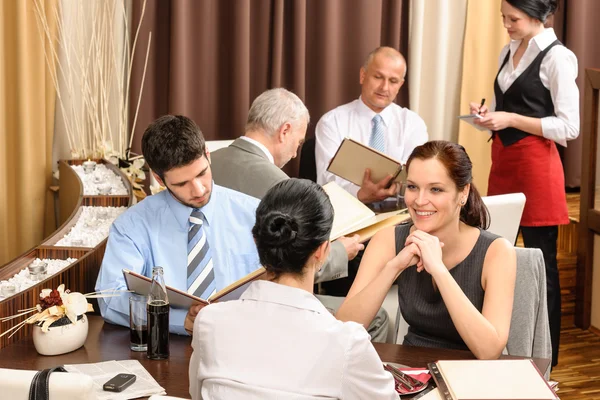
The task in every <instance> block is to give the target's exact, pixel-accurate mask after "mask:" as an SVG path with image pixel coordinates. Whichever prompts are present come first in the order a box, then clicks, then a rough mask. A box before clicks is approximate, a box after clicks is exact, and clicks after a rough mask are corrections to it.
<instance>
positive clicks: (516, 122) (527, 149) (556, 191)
mask: <svg viewBox="0 0 600 400" xmlns="http://www.w3.org/2000/svg"><path fill="white" fill-rule="evenodd" d="M556 8H557V1H556V0H502V5H501V8H500V10H501V12H502V21H503V23H504V27H505V28H506V30H507V32H508V35H509V36H510V39H511V41H510V43H509V44H508V45H506V46H505V47H504V48H503V49H502V51H501V52H500V59H499V70H498V75H497V76H496V80H495V82H494V107H493V109H494V111H493V112H488V109H487V108H486V107H485V106H484V107H481V108H480V107H479V104H478V103H471V104H470V106H471V112H472V113H479V114H480V115H481V116H482V117H483V118H482V119H479V120H478V121H477V123H478V124H479V125H481V126H483V127H485V128H488V129H489V130H490V131H492V137H493V142H492V168H491V170H490V177H489V185H488V186H489V189H488V195H497V194H506V193H515V192H522V193H524V194H525V197H526V198H527V202H526V203H525V209H524V210H523V217H522V218H521V223H520V225H521V234H522V235H523V242H524V244H525V247H534V248H539V249H541V250H542V253H543V254H544V262H545V264H546V287H547V299H548V316H549V322H550V337H551V341H552V365H553V366H555V365H556V364H557V363H558V345H559V341H560V319H561V312H560V307H561V298H560V281H559V277H558V263H557V260H556V252H557V245H556V241H557V239H558V225H564V224H568V223H569V215H568V212H567V200H566V195H565V178H564V171H563V167H562V162H561V160H560V157H559V154H558V150H557V149H556V143H558V144H560V145H561V146H566V145H567V140H573V139H575V138H577V136H579V90H578V89H577V84H576V83H575V79H576V78H577V70H578V69H577V57H575V54H573V52H572V51H571V50H569V49H567V48H566V47H565V46H563V45H562V44H561V43H560V41H559V40H558V39H557V37H556V34H555V33H554V30H553V29H552V28H547V29H546V28H545V26H544V24H545V23H546V21H547V19H548V17H550V16H551V15H552V14H554V12H555V11H556Z"/></svg>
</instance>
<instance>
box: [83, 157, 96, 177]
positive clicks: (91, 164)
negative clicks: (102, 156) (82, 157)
mask: <svg viewBox="0 0 600 400" xmlns="http://www.w3.org/2000/svg"><path fill="white" fill-rule="evenodd" d="M95 170H96V161H91V160H87V161H84V162H83V172H85V173H86V174H91V173H92V172H94V171H95Z"/></svg>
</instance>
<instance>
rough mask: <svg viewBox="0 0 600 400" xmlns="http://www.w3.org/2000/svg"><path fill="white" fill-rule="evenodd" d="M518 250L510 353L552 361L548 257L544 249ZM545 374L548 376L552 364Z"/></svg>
mask: <svg viewBox="0 0 600 400" xmlns="http://www.w3.org/2000/svg"><path fill="white" fill-rule="evenodd" d="M515 250H516V252H517V279H516V283H515V297H514V302H513V312H512V317H511V321H510V332H509V334H508V342H507V343H506V350H507V351H508V354H509V355H511V356H521V357H533V358H549V359H551V358H552V346H551V342H550V324H549V322H548V305H547V303H546V301H547V300H546V268H545V265H544V255H543V254H542V251H541V250H540V249H524V248H520V247H517V248H515ZM542 372H544V373H545V374H546V376H547V377H548V376H549V373H550V365H548V370H547V371H542Z"/></svg>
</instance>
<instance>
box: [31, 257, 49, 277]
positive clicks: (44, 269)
mask: <svg viewBox="0 0 600 400" xmlns="http://www.w3.org/2000/svg"><path fill="white" fill-rule="evenodd" d="M27 268H28V269H29V278H30V279H31V280H32V281H42V280H44V279H46V277H47V276H48V264H47V263H45V262H44V261H42V260H40V259H35V260H33V261H32V262H31V264H29V265H28V266H27Z"/></svg>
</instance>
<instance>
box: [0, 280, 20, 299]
mask: <svg viewBox="0 0 600 400" xmlns="http://www.w3.org/2000/svg"><path fill="white" fill-rule="evenodd" d="M0 293H2V297H4V298H6V297H10V296H12V295H13V294H15V293H17V285H15V284H14V283H12V282H2V285H0Z"/></svg>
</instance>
